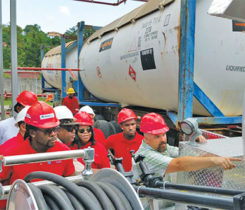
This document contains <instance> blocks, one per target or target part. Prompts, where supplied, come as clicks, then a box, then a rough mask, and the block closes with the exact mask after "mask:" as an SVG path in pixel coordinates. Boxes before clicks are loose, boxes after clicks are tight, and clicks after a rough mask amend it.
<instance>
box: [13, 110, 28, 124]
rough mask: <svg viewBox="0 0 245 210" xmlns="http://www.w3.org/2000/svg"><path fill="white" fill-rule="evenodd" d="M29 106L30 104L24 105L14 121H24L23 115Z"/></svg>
mask: <svg viewBox="0 0 245 210" xmlns="http://www.w3.org/2000/svg"><path fill="white" fill-rule="evenodd" d="M29 108H30V106H25V108H24V109H22V110H21V111H20V112H19V113H18V114H17V116H16V119H15V121H16V123H18V122H20V121H24V119H25V116H26V112H27V110H28V109H29Z"/></svg>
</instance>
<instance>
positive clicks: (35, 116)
mask: <svg viewBox="0 0 245 210" xmlns="http://www.w3.org/2000/svg"><path fill="white" fill-rule="evenodd" d="M25 123H26V124H29V125H32V126H35V127H38V128H53V127H56V126H58V125H59V124H60V121H59V120H58V118H57V117H56V114H55V111H54V109H53V108H52V107H51V106H50V105H48V104H46V103H45V102H43V101H38V102H36V103H35V104H33V105H32V106H31V107H30V108H29V109H28V111H27V113H26V117H25Z"/></svg>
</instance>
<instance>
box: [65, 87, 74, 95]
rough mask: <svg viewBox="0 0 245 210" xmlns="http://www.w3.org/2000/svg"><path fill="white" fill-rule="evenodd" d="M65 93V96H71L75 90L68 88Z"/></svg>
mask: <svg viewBox="0 0 245 210" xmlns="http://www.w3.org/2000/svg"><path fill="white" fill-rule="evenodd" d="M66 93H67V94H73V93H75V90H74V89H73V88H69V89H68V91H67V92H66Z"/></svg>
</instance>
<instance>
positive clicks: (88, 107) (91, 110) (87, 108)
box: [79, 105, 95, 116]
mask: <svg viewBox="0 0 245 210" xmlns="http://www.w3.org/2000/svg"><path fill="white" fill-rule="evenodd" d="M81 111H83V112H87V113H88V114H93V115H94V116H95V113H94V110H93V109H92V108H91V107H90V106H87V105H86V106H83V107H82V108H81V109H80V110H79V112H81Z"/></svg>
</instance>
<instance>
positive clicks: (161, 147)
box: [157, 142, 167, 152]
mask: <svg viewBox="0 0 245 210" xmlns="http://www.w3.org/2000/svg"><path fill="white" fill-rule="evenodd" d="M166 149H167V143H164V142H161V143H160V144H159V145H158V148H157V151H158V152H164V151H166Z"/></svg>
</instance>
